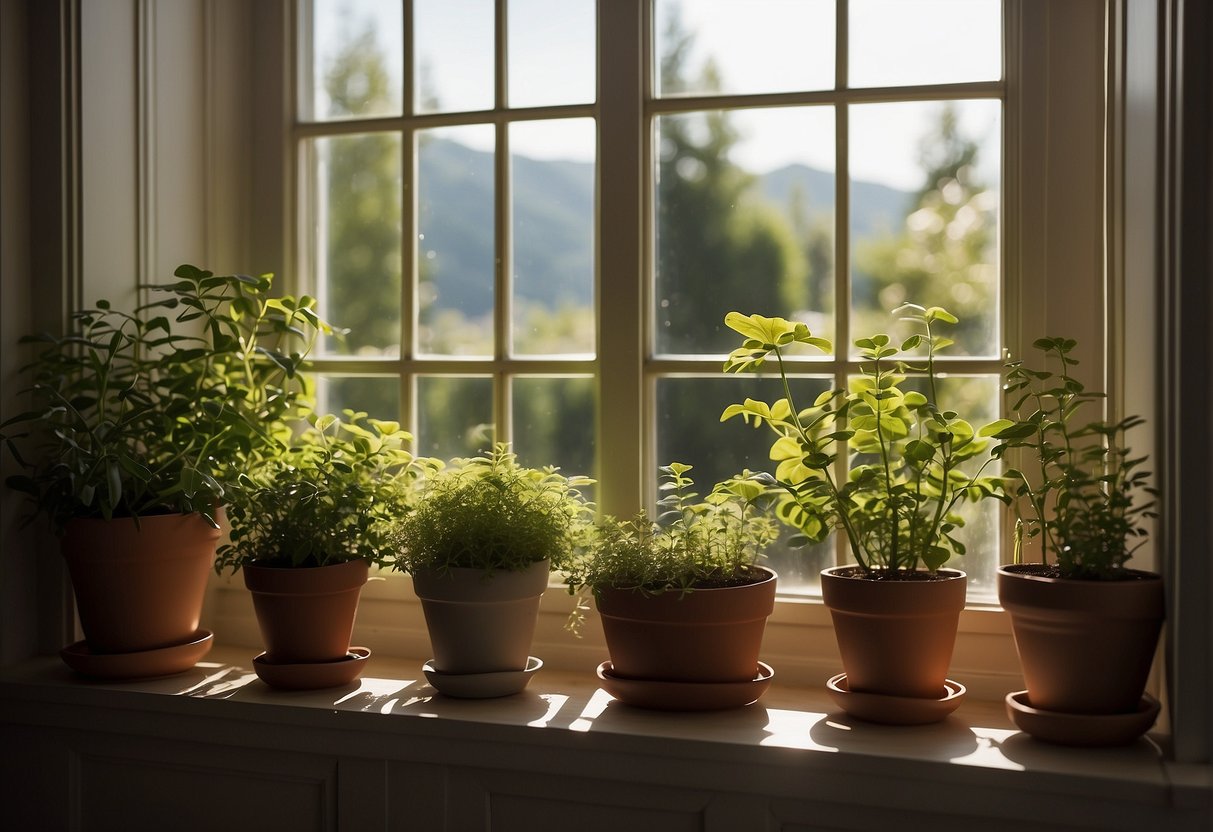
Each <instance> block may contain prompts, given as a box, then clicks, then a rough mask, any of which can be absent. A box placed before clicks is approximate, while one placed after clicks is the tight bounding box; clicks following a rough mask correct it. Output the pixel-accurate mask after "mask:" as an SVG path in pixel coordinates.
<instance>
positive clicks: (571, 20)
mask: <svg viewBox="0 0 1213 832" xmlns="http://www.w3.org/2000/svg"><path fill="white" fill-rule="evenodd" d="M594 24H595V5H594V0H510V3H509V29H510V31H509V56H510V73H509V83H510V106H511V107H543V106H547V105H553V104H585V103H589V102H592V101H593V100H594V89H595V86H596V85H595V78H594V67H595V63H596V59H597V53H596V51H595V44H596V40H597V39H596V38H595V36H594Z"/></svg>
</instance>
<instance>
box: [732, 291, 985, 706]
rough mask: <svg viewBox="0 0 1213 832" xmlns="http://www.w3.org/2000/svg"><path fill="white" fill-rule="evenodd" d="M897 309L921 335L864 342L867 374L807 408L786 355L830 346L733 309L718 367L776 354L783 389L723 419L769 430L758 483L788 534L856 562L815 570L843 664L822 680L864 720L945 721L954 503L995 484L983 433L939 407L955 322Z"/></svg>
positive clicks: (956, 546)
mask: <svg viewBox="0 0 1213 832" xmlns="http://www.w3.org/2000/svg"><path fill="white" fill-rule="evenodd" d="M896 314H899V315H901V317H902V318H903V320H907V321H909V322H910V323H912V324H914V325H915V326H916V327H917V328H918V330H919V331H918V332H916V333H915V334H913V335H911V336H910V337H909V338H907V339H906V340H905V341H904V342H903V343H902V344H901V345H900V346H899V347H898V346H894V345H893V344H892V342H891V341H890V339H889V337H888V336H887V335H874V336H872V337H869V338H860V339H858V340H857V341H855V346H856V347H857V348H858V350H859V354H860V356H861V357H862V358H863V359H864V364H863V366H862V374H861V375H860V376H859V377H857V378H855V379H854V380H853V381H852V382H851V384H850V385H849V389H845V390H830V391H827V392H825V393H823V394H821V395H820V396H818V397H817V399H816V401H814V402H813V403H812V404H811V405H810V406H808V407H806V408H803V409H801V407H800V406H799V405H798V404H797V403H796V402H795V400H794V399H793V395H792V390H791V386H790V384H789V382H788V373H787V364H786V361H785V354H786V350H787V349H788V348H789V347H790V346H792V345H794V344H805V345H808V346H811V347H814V348H817V349H819V350H822V351H828V350H829V349H830V344H829V342H827V341H825V340H824V339H821V338H816V337H814V336H813V335H812V334H811V333H810V332H809V329H808V327H807V326H806V325H805V324H803V323H797V322H791V321H787V320H785V319H783V318H765V317H762V316H760V315H749V316H746V315H742V314H740V313H737V312H731V313H729V315H728V316H727V317H726V318H725V323H726V324H727V325H728V326H729V327H730V328H731V329H733V330H735V331H736V332H738V333H740V334H741V335H742V336H743V338H744V341H743V343H742V345H741V346H740V347H738V348H737V349H735V350H734V351H733V352H732V354H730V356H729V358H728V360H727V361H726V362H725V365H724V370H725V372H732V373H739V372H753V371H757V370H759V369H761V368H762V366H763V365H764V363H765V362H766V361H767V359H769V358H771V357H772V356H773V357H774V358H775V360H776V362H777V363H778V367H779V374H780V379H781V380H782V383H783V390H784V397H783V398H781V399H779V400H778V401H776V402H774V403H773V404H767V403H765V402H761V401H755V400H753V399H746V401H745V402H744V403H742V404H734V405H730V406H729V407H728V408H727V409H726V410H725V411H724V413H723V415H722V416H721V421H726V420H728V419H731V418H733V417H735V416H741V417H742V418H743V419H744V420H745V421H746V422H749V423H753V424H754V425H755V426H761V425H766V426H767V427H769V428H770V429H771V430H772V431H773V432H774V434H775V440H774V442H773V444H772V446H771V452H770V455H771V459H772V460H774V461H776V462H777V463H778V467H777V469H776V471H775V474H774V476H770V475H767V476H766V477H765V478H764V481H765V482H767V483H768V484H770V485H771V486H772V487H773V488H774V489H775V490H776V491H777V492H779V494H780V497H779V501H778V503H777V505H776V514H777V516H778V517H779V518H780V519H781V520H783V521H784V522H786V523H787V524H789V525H791V526H793V527H795V528H796V529H797V530H798V531H799V533H800V534H799V535H798V537H797V539H796V540H795V541H794V542H800V543H803V542H810V541H812V542H818V541H821V540H824V539H825V538H826V537H827V536H828V535H829V534H830V532H832V531H833V530H835V529H838V530H841V532H842V533H843V534H845V535H846V537H847V542H848V545H849V547H850V553H851V556H852V557H853V558H854V561H855V563H854V564H853V565H850V566H840V567H834V568H831V569H826V570H824V571H823V572H822V597H823V600H824V602H825V604H826V606H827V607H828V608H829V609H830V612H831V617H832V619H833V622H834V630H835V635H836V637H837V639H838V646H839V651H840V653H841V655H842V662H843V668H844V670H845V673H844V674H843V675H842V676H838V677H834V678H833V679H831V680H830V684H829V686H830V688H831V692H832V693H833V694H834V697H835V699H836V701H838V702H839V704H840V706H841V707H843V708H844V710H847V711H848V712H850V713H852V714H853V715H856V716H859V717H861V718H865V719H870V720H875V721H883V722H924V721H933V720H937V719H942V718H943V717H944V716H946V715H947V713H949V712H950V711H951V710H952V709H954V708H955V707H956V705H958V704H959V698H960V696H962V695H963V692H964V688H963V686H962V685H959V684H957V683H954V682H951V681H950V680H948V679H947V678H946V675H947V669H948V665H949V663H950V661H951V656H952V649H953V646H954V644H955V639H956V628H957V624H958V620H959V615H960V611H961V610H962V609H963V608H964V602H965V582H966V576H965V573H964V572H962V571H960V570H956V569H946V568H944V565H945V564H946V563H947V562H948V561H949V559H950V558H951V557H952V555H954V554H957V555H960V554H964V551H965V547H964V545H963V543H962V542H961V541H960V540H959V539H958V538H957V537H956V534H955V532H956V530H957V529H958V528H960V527H961V526H962V525H963V523H964V520H963V517H962V516H961V515H960V513H959V512H958V508H959V506H960V504H961V503H962V501H965V500H979V499H982V498H986V497H1000V496H1002V495H1001V494H1000V482H999V480H998V479H997V478H995V477H990V476H984V475H983V472H984V470H985V467H986V465H987V464H988V463H989V457H988V454H987V451H986V446H987V444H988V443H987V441H986V440H983V439H979V438H978V436H977V431H976V430H975V429H974V428H973V426H972V425H971V424H970V423H969V422H968V421H966V420H965V419H964V418H963V417H961V416H960V415H959V414H958V413H956V412H955V411H952V410H946V409H943V408H942V407H941V406H940V404H939V395H938V379H937V368H936V361H935V357H936V353H937V352H938V351H939V350H941V349H943V348H944V347H946V346H947V345H948V344H950V343H951V341H950V340H948V339H947V338H945V337H944V336H942V335H940V334H939V333H938V332H937V331H936V330H937V327H938V325H939V324H943V323H952V324H954V323H956V318H955V317H953V316H952V315H951V314H949V313H948V312H947V311H946V310H944V309H941V308H938V307H933V308H931V309H924V308H923V307H920V306H916V305H913V304H907V305H906V306H903V307H901V308H900V309H899V310H898V311H897V313H896ZM910 373H915V374H917V380H918V385H917V386H920V387H921V388H922V389H921V390H916V389H913V388H912V387H911V383H912V382H911V381H910V376H909V375H908V374H910ZM839 454H845V455H846V456H845V457H844V459H845V460H846V461H847V463H848V465H847V468H846V473H845V474H843V473H841V472H840V471H839V470H838V467H837V464H836V462H837V459H838V456H839Z"/></svg>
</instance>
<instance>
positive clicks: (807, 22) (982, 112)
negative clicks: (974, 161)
mask: <svg viewBox="0 0 1213 832" xmlns="http://www.w3.org/2000/svg"><path fill="white" fill-rule="evenodd" d="M602 1H603V2H609V0H602ZM313 2H314V4H315V6H314V7H315V22H316V37H317V44H316V46H317V55H318V57H320V59H321V60H323V56H325V55H327V54H331V53H332V52H333V51H334V50H335V49H336V48H337V47H338V46H339V44H340V42H341V38H342V34H343V32H349V31H351V30H356V29H357V28H358V27H355V26H351V25H350V22H349V19H348V17H347V16H352V17H353V18H354V19H356V20H371V21H373V22H374V26H375V30H376V37H377V39H378V42H379V44H380V46H381V48H383V49H384V51H385V53H386V54H389V55H394V56H397V58H396V60H395V62H394V63H393V66H392V72H393V75H394V77H395V79H396V84H397V87H399V84H400V83H401V78H402V77H403V72H402V69H401V66H400V64H401V61H402V53H403V36H402V32H401V30H402V28H403V26H402V14H401V11H400V4H399V3H393V2H385V1H384V0H313ZM414 6H415V9H416V14H417V21H416V24H417V25H416V31H417V40H418V43H421V44H423V46H422V47H421V48H420V49H419V56H418V57H419V60H420V62H421V64H422V66H423V67H425V73H426V74H427V75H428V77H429V79H430V83H431V84H432V85H433V88H434V89H435V91H436V92H437V94H438V97H439V99H440V101H441V102H442V103H443V106H444V108H446V109H479V108H487V107H489V106H491V104H492V91H493V82H492V71H493V59H492V55H493V3H492V0H416V2H415V3H414ZM509 13H510V32H509V37H510V39H511V43H512V45H513V50H512V52H511V65H510V75H511V79H512V89H511V103H512V104H514V105H516V106H535V105H543V104H554V103H581V102H585V101H588V100H590V99H591V98H592V96H593V88H594V47H593V43H594V38H593V24H594V2H593V0H510V6H509ZM673 14H678V15H679V17H680V18H681V22H682V27H683V28H684V29H685V30H686V31H688V32H693V33H694V34H695V40H694V48H693V50H692V53H691V55H690V57H689V61H688V70H689V71H688V77H694V76H695V75H696V74H697V73H698V72H699V70H700V69H701V68H702V66H703V65H704V63H705V61H706V60H707V59H708V57H709V56H710V57H711V58H712V59H713V60H714V62H715V64H716V66H717V68H718V69H719V71H720V75H721V78H722V81H723V84H724V89H725V91H726V92H738V93H749V92H764V91H784V90H793V89H829V88H832V87H833V85H834V64H835V55H834V49H833V32H834V26H835V22H834V0H745V2H739V0H656V17H657V20H656V25H655V27H654V29H655V33H656V35H657V37H658V40H659V48H660V41H661V33H662V32H663V31H664V24H665V21H666V20H667V19H668V18H669V17H670V16H671V15H673ZM342 18H346V19H344V20H343V19H342ZM849 26H850V42H849V49H850V55H849V59H850V60H849V73H850V84H851V85H852V86H894V85H904V84H920V83H946V82H950V81H969V80H990V79H996V78H998V77H1000V75H1001V64H1002V55H1001V48H1000V43H1001V37H1000V31H1001V3H1000V0H921V2H914V3H910V2H907V0H851V6H850V22H849ZM937 109H938V105H921V104H886V105H864V106H856V107H853V108H852V110H851V160H850V161H851V172H852V176H853V177H854V178H857V179H862V180H868V181H877V182H882V183H884V184H888V185H891V186H893V187H898V188H902V189H911V188H917V187H918V186H919V185H920V184H921V181H920V180H921V176H922V174H921V171H920V170H919V168H918V164H917V144H918V142H917V137H918V136H920V135H922V133H923V131H924V130H926V129H928V126H929V125H930V123H931V121H932V120H933V116H934V113H935V112H936V111H937ZM959 112H960V115H961V124H962V127H963V128H964V130H965V132H966V133H968V134H970V135H972V136H974V137H976V138H978V139H981V140H984V141H983V144H987V143H988V146H989V147H990V148H991V149H992V150H993V151H994V152H993V153H990V154H987V157H986V158H987V160H988V162H989V164H990V166H991V168H992V170H988V171H986V172H985V173H986V175H987V176H986V178H987V181H991V174H993V175H994V177H993V178H996V173H997V168H996V166H997V159H996V155H995V154H996V148H997V146H998V118H999V116H998V107H997V104H996V103H994V104H991V103H990V102H962V103H961V104H960V108H959ZM733 123H734V125H735V126H737V127H738V128H739V129H740V131H741V133H742V141H741V142H739V143H738V145H737V146H736V147H735V148H734V150H733V154H732V155H733V158H734V161H736V162H737V163H738V164H741V165H743V166H744V167H746V168H747V169H749V170H751V171H753V172H755V173H765V172H767V171H769V170H772V169H774V168H777V167H782V166H784V165H786V164H789V163H793V162H799V163H802V164H806V165H809V166H812V167H816V168H820V169H824V170H832V169H833V166H834V140H833V119H832V117H831V113H830V109H829V108H827V107H814V108H790V109H788V108H785V109H780V110H766V111H755V110H750V111H736V112H735V114H734V119H733ZM545 127H546V129H530V130H518V131H515V133H514V134H513V135H512V138H511V141H512V143H513V145H514V150H515V152H519V153H523V154H525V155H531V156H535V157H539V158H571V159H579V160H588V159H591V158H592V144H588V143H587V142H586V141H584V138H583V137H584V135H585V132H584V127H583V125H576V126H570V128H569V129H568V130H561V129H556V128H555V126H554V125H553V123H550V122H549V123H546V125H545ZM570 134H572V135H575V136H576V137H577V138H576V140H575V141H573V142H572V144H569V143H568V141H567V139H566V136H568V135H570ZM487 135H491V134H487V133H480V136H487ZM469 137H470V138H473V143H474V146H478V147H482V148H484V149H488V148H489V147H491V144H488V145H486V144H485V143H484V142H483V141H482V140H478V139H477V138H476V137H473V136H472V135H471V134H469Z"/></svg>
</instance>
